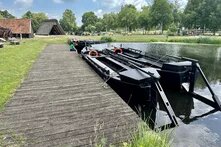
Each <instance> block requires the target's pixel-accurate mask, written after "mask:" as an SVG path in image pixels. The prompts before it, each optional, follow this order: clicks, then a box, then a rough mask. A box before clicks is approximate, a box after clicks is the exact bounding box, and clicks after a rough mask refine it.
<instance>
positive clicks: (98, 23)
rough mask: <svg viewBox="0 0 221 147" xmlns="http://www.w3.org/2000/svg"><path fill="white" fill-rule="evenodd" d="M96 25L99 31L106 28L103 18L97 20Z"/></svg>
mask: <svg viewBox="0 0 221 147" xmlns="http://www.w3.org/2000/svg"><path fill="white" fill-rule="evenodd" d="M95 27H96V31H97V32H101V31H103V30H104V24H103V23H102V21H101V20H100V21H98V22H96V24H95Z"/></svg>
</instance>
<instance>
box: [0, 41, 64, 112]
mask: <svg viewBox="0 0 221 147" xmlns="http://www.w3.org/2000/svg"><path fill="white" fill-rule="evenodd" d="M66 40H67V37H59V38H58V37H50V38H48V37H45V38H35V39H24V40H22V41H21V44H20V45H9V44H7V43H6V44H5V46H4V48H0V110H1V109H2V108H4V105H5V104H6V102H7V101H8V100H9V99H10V97H11V96H12V94H13V93H14V91H15V90H16V88H17V87H18V86H19V85H20V83H21V82H22V80H23V79H24V78H25V75H26V74H27V73H28V71H29V70H30V68H31V66H32V64H33V62H34V61H35V60H36V59H37V57H38V55H39V53H40V52H41V51H42V50H43V49H44V47H45V46H46V45H47V44H50V43H51V44H52V43H53V44H54V43H65V42H66Z"/></svg>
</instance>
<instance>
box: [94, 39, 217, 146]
mask: <svg viewBox="0 0 221 147" xmlns="http://www.w3.org/2000/svg"><path fill="white" fill-rule="evenodd" d="M121 45H122V47H125V48H127V47H130V48H135V49H140V50H142V51H143V54H150V53H151V54H157V55H161V56H164V55H173V56H183V57H189V58H193V59H197V60H199V63H200V65H201V68H202V69H203V71H204V73H205V75H206V77H207V79H208V81H209V83H210V85H211V87H212V89H213V90H214V92H215V93H216V94H217V96H218V97H219V99H220V100H221V46H213V45H186V44H167V43H166V44H165V43H148V44H147V43H111V44H103V45H99V46H97V45H96V47H98V48H101V49H103V48H104V47H110V46H116V47H120V46H121ZM195 92H196V93H199V94H201V95H203V96H206V97H208V98H209V99H211V100H212V98H211V95H210V93H209V90H208V88H207V87H206V85H205V84H204V82H203V80H202V78H200V77H199V78H198V79H197V82H196V85H195ZM167 96H168V98H169V101H170V103H171V105H172V108H173V110H174V111H175V114H176V116H177V118H178V121H179V124H180V126H179V127H176V128H173V129H172V133H171V136H172V139H173V146H174V147H187V146H188V147H208V146H210V147H220V146H221V111H214V110H213V108H212V107H210V106H208V105H206V104H204V103H202V102H201V101H199V100H196V99H194V98H192V97H189V96H187V95H185V94H180V93H176V92H171V93H170V92H169V93H167ZM161 116H162V115H156V119H159V120H161V121H162V119H161ZM165 121H166V120H165Z"/></svg>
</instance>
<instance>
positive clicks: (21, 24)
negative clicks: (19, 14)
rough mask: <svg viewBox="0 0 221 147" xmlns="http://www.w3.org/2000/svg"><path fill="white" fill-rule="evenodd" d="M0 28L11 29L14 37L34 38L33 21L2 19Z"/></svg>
mask: <svg viewBox="0 0 221 147" xmlns="http://www.w3.org/2000/svg"><path fill="white" fill-rule="evenodd" d="M0 27H2V28H8V29H10V30H11V32H12V36H13V37H20V36H21V35H22V37H24V38H31V37H33V29H32V26H31V19H0Z"/></svg>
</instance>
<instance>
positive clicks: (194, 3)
mask: <svg viewBox="0 0 221 147" xmlns="http://www.w3.org/2000/svg"><path fill="white" fill-rule="evenodd" d="M202 1H203V0H188V2H187V5H186V8H185V10H184V17H183V21H182V22H183V25H184V26H185V27H187V28H197V27H199V25H200V20H199V17H200V16H199V6H200V4H201V3H202Z"/></svg>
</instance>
